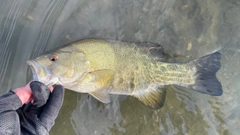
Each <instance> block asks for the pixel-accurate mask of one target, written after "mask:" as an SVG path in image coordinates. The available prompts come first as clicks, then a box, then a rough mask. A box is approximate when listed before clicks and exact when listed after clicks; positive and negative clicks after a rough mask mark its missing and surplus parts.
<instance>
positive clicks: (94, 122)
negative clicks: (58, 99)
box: [0, 0, 240, 135]
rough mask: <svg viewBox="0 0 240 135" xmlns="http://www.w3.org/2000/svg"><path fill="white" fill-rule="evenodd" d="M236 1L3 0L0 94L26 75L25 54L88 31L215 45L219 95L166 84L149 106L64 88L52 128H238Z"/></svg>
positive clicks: (194, 54) (210, 48) (183, 47)
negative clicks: (162, 95) (155, 106)
mask: <svg viewBox="0 0 240 135" xmlns="http://www.w3.org/2000/svg"><path fill="white" fill-rule="evenodd" d="M239 7H240V2H238V1H234V0H219V1H209V0H192V1H189V0H148V1H144V0H132V1H127V0H100V1H94V0H85V1H84V0H41V1H36V0H2V1H1V5H0V12H1V15H0V56H1V57H0V76H1V78H0V86H1V91H0V93H1V94H3V93H5V92H6V91H8V90H9V89H10V88H13V89H14V88H16V87H20V86H23V85H25V84H26V83H27V82H28V81H29V80H30V76H31V73H30V72H29V71H30V70H29V68H28V66H27V65H26V60H28V59H31V58H34V57H36V56H38V55H39V54H41V53H42V52H44V51H47V50H50V49H52V48H55V47H58V46H61V45H63V44H66V43H69V42H72V41H75V40H78V39H83V38H88V37H94V38H109V39H118V40H125V41H151V42H157V43H159V44H161V45H162V46H163V47H164V48H165V51H166V52H167V53H168V54H169V55H170V56H172V57H176V56H187V57H189V58H198V57H201V56H203V55H206V54H209V53H211V52H214V51H220V52H221V53H222V60H221V63H222V68H221V70H220V71H219V72H218V74H217V77H218V78H219V80H220V81H221V83H222V86H223V91H224V93H223V95H222V96H220V97H211V96H208V95H203V94H200V93H197V92H193V91H189V90H185V89H181V88H174V87H168V91H167V97H166V102H165V105H164V107H163V108H162V109H160V110H150V109H148V108H147V107H145V106H144V105H142V103H140V102H139V101H138V100H137V99H135V98H133V97H126V96H118V95H113V96H111V99H112V102H111V104H108V105H104V104H102V103H100V102H98V101H96V100H95V99H94V98H92V97H91V96H89V95H87V94H80V93H75V92H72V91H66V95H65V100H64V104H63V107H62V109H61V111H60V114H59V116H58V118H57V119H56V124H55V125H54V127H53V128H52V130H51V131H50V134H52V135H54V134H72V135H75V134H76V135H80V134H81V135H88V134H90V135H92V134H96V135H100V134H105V135H111V134H113V135H115V134H116V135H121V134H124V135H133V134H134V135H135V134H137V135H146V134H148V135H150V134H152V135H159V134H162V135H165V134H196V135H198V134H200V135H201V134H211V135H213V134H220V135H230V134H233V135H234V134H238V133H239V127H240V123H239V121H240V113H239V112H240V104H239V102H240V91H239V89H240V83H239V81H240V68H239V66H240V42H239V38H240V32H239V31H240V8H239Z"/></svg>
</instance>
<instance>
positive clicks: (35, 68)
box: [27, 60, 58, 86]
mask: <svg viewBox="0 0 240 135" xmlns="http://www.w3.org/2000/svg"><path fill="white" fill-rule="evenodd" d="M27 64H28V65H29V66H30V68H31V71H32V75H33V76H32V77H33V80H34V81H40V82H42V83H44V84H45V85H47V86H51V85H54V84H56V83H57V82H58V78H57V77H55V76H52V72H51V71H50V70H49V69H48V68H46V67H44V66H42V65H40V64H38V63H37V62H36V61H34V60H28V61H27ZM40 70H44V71H45V72H46V73H47V74H46V77H44V79H41V78H39V77H38V74H37V73H38V72H39V71H40Z"/></svg>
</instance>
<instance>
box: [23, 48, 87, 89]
mask: <svg viewBox="0 0 240 135" xmlns="http://www.w3.org/2000/svg"><path fill="white" fill-rule="evenodd" d="M27 64H28V65H29V66H30V68H31V71H32V74H33V80H36V81H40V82H42V83H44V84H46V85H48V86H49V85H54V84H61V85H63V86H65V87H66V86H70V85H74V84H75V83H76V82H77V81H79V80H81V78H82V77H84V76H85V75H86V74H87V73H88V72H89V70H90V62H89V61H87V60H86V57H85V54H84V52H83V51H81V50H80V49H78V48H74V47H73V46H67V47H64V48H61V49H58V50H56V51H54V52H51V53H48V54H44V55H41V56H39V57H37V58H36V59H34V60H28V61H27Z"/></svg>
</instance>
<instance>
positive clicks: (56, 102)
mask: <svg viewBox="0 0 240 135" xmlns="http://www.w3.org/2000/svg"><path fill="white" fill-rule="evenodd" d="M63 99H64V88H63V86H61V85H57V86H56V87H55V88H54V89H53V92H52V93H51V94H50V97H49V99H48V102H47V103H46V105H45V107H44V110H43V112H42V114H41V115H40V117H39V119H40V120H41V121H42V123H43V124H44V125H45V126H46V128H47V129H48V130H50V129H51V127H52V126H53V124H54V121H55V119H56V117H57V115H58V113H59V110H60V108H61V107H62V103H63Z"/></svg>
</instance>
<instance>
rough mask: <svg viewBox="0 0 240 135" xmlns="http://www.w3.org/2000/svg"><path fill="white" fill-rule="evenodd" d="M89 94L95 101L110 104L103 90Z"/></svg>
mask: <svg viewBox="0 0 240 135" xmlns="http://www.w3.org/2000/svg"><path fill="white" fill-rule="evenodd" d="M89 94H90V95H92V96H93V97H95V98H96V99H97V100H99V101H101V102H103V103H106V104H107V103H110V95H109V94H108V93H107V91H105V90H103V91H95V92H91V93H89Z"/></svg>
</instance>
